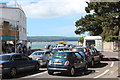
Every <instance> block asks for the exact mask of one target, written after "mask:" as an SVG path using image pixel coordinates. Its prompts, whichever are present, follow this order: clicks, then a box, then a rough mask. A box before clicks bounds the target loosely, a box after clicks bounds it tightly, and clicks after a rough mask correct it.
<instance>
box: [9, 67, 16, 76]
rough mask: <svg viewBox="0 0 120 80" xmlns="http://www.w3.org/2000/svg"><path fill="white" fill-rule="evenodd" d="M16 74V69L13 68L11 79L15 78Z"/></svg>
mask: <svg viewBox="0 0 120 80" xmlns="http://www.w3.org/2000/svg"><path fill="white" fill-rule="evenodd" d="M16 74H17V70H16V68H11V70H10V77H15V76H16Z"/></svg>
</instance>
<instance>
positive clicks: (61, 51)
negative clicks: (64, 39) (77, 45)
mask: <svg viewBox="0 0 120 80" xmlns="http://www.w3.org/2000/svg"><path fill="white" fill-rule="evenodd" d="M72 52H78V51H58V52H57V53H72Z"/></svg>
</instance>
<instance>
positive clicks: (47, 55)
mask: <svg viewBox="0 0 120 80" xmlns="http://www.w3.org/2000/svg"><path fill="white" fill-rule="evenodd" d="M29 57H30V58H32V59H33V60H37V61H38V62H39V64H40V65H41V66H45V65H47V63H48V61H49V60H50V59H51V58H52V52H51V51H49V50H48V51H35V52H33V53H32V54H31V55H29Z"/></svg>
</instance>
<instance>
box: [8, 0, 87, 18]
mask: <svg viewBox="0 0 120 80" xmlns="http://www.w3.org/2000/svg"><path fill="white" fill-rule="evenodd" d="M17 2H18V3H19V4H20V5H21V6H22V8H23V10H24V11H25V13H26V15H27V17H30V18H51V17H60V16H65V15H71V14H80V13H85V7H86V6H87V4H86V3H85V0H17ZM9 4H13V1H12V0H10V1H9Z"/></svg>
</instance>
